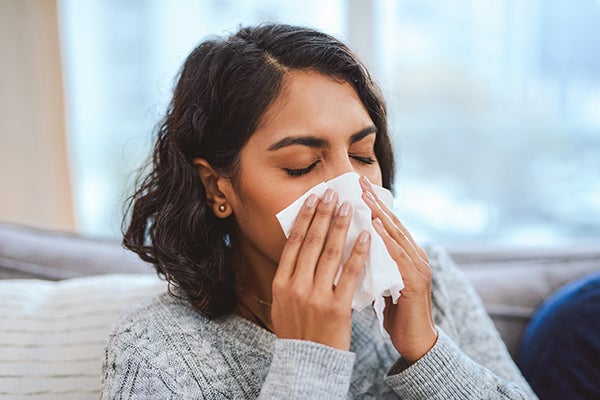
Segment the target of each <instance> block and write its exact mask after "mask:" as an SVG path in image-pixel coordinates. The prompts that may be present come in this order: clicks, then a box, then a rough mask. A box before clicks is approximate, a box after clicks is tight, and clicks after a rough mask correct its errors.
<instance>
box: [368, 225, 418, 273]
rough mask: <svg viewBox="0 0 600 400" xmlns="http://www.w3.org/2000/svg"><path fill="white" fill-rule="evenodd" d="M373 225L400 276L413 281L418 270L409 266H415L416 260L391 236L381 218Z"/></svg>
mask: <svg viewBox="0 0 600 400" xmlns="http://www.w3.org/2000/svg"><path fill="white" fill-rule="evenodd" d="M372 224H373V227H374V228H375V231H376V232H377V233H378V234H379V236H380V237H381V239H382V240H383V244H385V248H386V249H387V251H388V253H389V254H390V256H391V257H392V259H393V260H394V261H395V262H396V265H397V266H398V268H399V269H400V274H401V275H402V277H403V278H406V279H408V280H413V277H414V276H415V275H414V274H415V273H416V270H415V268H409V266H411V265H415V260H414V259H413V258H411V257H410V255H409V254H408V253H407V252H406V250H405V249H404V248H403V247H402V246H400V245H399V244H398V242H396V240H394V238H392V237H391V236H390V234H389V233H388V232H387V230H386V229H385V228H384V226H383V223H382V222H381V220H380V219H379V218H375V219H374V220H373V222H372Z"/></svg>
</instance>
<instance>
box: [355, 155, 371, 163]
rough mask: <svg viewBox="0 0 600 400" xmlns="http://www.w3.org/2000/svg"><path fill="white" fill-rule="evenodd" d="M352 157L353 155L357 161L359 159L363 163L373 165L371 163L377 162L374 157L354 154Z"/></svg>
mask: <svg viewBox="0 0 600 400" xmlns="http://www.w3.org/2000/svg"><path fill="white" fill-rule="evenodd" d="M350 157H352V158H353V159H355V160H356V161H359V162H361V163H363V164H369V165H371V164H374V163H375V159H374V158H373V157H360V156H352V155H351V156H350Z"/></svg>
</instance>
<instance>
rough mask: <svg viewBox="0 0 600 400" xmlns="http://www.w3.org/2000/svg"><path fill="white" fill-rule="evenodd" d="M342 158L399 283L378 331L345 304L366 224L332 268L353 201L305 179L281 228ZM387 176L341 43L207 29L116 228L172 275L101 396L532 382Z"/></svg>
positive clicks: (368, 99)
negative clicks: (213, 35) (419, 240)
mask: <svg viewBox="0 0 600 400" xmlns="http://www.w3.org/2000/svg"><path fill="white" fill-rule="evenodd" d="M350 171H354V172H357V173H358V174H360V175H361V176H362V178H361V186H362V191H363V194H362V196H363V199H364V201H365V203H366V204H367V205H368V206H369V208H370V209H371V211H372V215H373V226H374V229H375V231H376V233H377V234H378V235H380V236H381V238H382V239H383V241H384V243H385V245H386V248H387V251H388V252H389V253H390V255H391V257H392V258H393V260H394V261H395V263H396V265H397V268H399V270H400V273H401V275H402V277H403V280H404V284H405V288H404V289H403V290H402V296H401V297H400V299H399V301H398V303H397V304H393V303H391V302H388V303H387V305H386V308H385V311H384V315H385V317H384V326H385V330H386V331H387V333H388V334H389V337H386V338H384V337H383V335H382V334H381V332H380V330H379V325H378V323H377V321H376V319H375V316H374V313H373V311H372V310H363V311H361V312H355V313H353V312H352V308H351V302H352V295H353V292H354V289H355V287H356V284H357V280H358V277H359V276H360V274H361V271H362V268H363V265H364V260H365V257H366V254H367V253H368V251H369V244H370V239H371V238H370V237H369V234H368V232H363V233H362V234H361V235H359V237H358V239H357V240H356V243H354V245H353V246H354V247H353V250H352V252H351V254H350V256H349V258H348V259H347V261H346V262H345V263H344V266H343V269H342V272H341V276H340V278H339V282H338V283H337V285H334V284H333V281H334V278H335V275H336V271H337V268H338V266H339V265H340V263H341V261H342V259H341V254H342V249H343V248H344V244H345V240H346V232H347V229H348V226H349V223H350V221H351V218H352V209H351V207H350V206H349V205H348V204H345V203H343V202H341V203H342V204H338V196H337V194H336V193H335V192H333V191H331V190H329V191H327V192H326V193H325V194H324V195H323V196H322V197H321V198H317V197H315V196H310V197H308V198H307V200H306V202H305V203H304V206H303V208H302V210H301V211H300V214H299V216H298V218H297V220H296V222H295V225H294V228H293V229H292V233H291V234H290V235H289V239H287V240H286V238H285V236H284V234H283V232H282V230H281V228H280V226H279V223H278V221H277V219H276V217H275V215H276V214H277V213H278V212H279V211H281V210H282V209H284V208H286V207H287V206H288V205H289V204H290V203H292V202H293V201H294V200H295V199H297V198H298V197H300V196H301V195H302V194H303V193H304V192H306V191H307V190H308V189H310V188H311V187H313V186H314V185H316V184H318V183H320V182H322V181H327V180H330V179H332V178H334V177H337V176H339V175H341V174H343V173H346V172H350ZM393 176H394V160H393V155H392V149H391V145H390V139H389V134H388V131H387V125H386V110H385V105H384V102H383V99H382V97H381V94H380V92H379V91H378V89H377V87H376V86H375V84H374V83H373V81H372V80H371V78H370V77H369V74H368V73H367V71H366V69H365V68H364V66H363V65H362V64H361V63H360V62H359V61H358V60H357V58H356V56H355V55H354V54H353V53H352V52H351V51H350V50H349V49H348V47H346V46H345V45H344V44H342V43H340V42H339V41H338V40H336V39H335V38H332V37H331V36H328V35H325V34H323V33H320V32H317V31H314V30H310V29H306V28H300V27H293V26H286V25H268V26H260V27H256V28H244V29H241V30H240V31H239V32H238V33H236V34H235V35H233V36H231V37H228V38H224V39H214V40H209V41H206V42H204V43H202V44H200V45H199V46H198V47H197V48H196V49H195V50H194V51H193V52H192V53H191V54H190V55H189V57H188V58H187V60H186V62H185V64H184V66H183V69H182V70H181V74H180V77H179V80H178V83H177V86H176V88H175V92H174V95H173V99H172V102H171V104H170V107H169V110H168V112H167V115H166V117H165V120H164V122H163V124H162V126H161V128H160V130H159V134H158V138H157V142H156V147H155V149H154V155H153V160H152V168H151V170H150V171H149V173H148V174H147V175H146V176H145V178H144V179H143V180H142V181H141V182H140V184H139V187H138V189H137V191H136V192H135V194H134V195H133V196H132V198H131V206H132V208H131V212H130V221H129V225H128V227H127V230H126V232H125V238H124V245H125V246H126V247H127V248H129V249H131V250H133V251H135V252H136V253H137V254H139V255H140V257H141V258H142V259H144V260H146V261H149V262H150V263H152V264H153V265H154V266H155V267H156V269H157V271H158V272H159V274H161V275H162V276H164V277H165V278H166V279H167V280H168V281H169V283H170V287H171V290H170V293H164V294H161V295H159V296H158V297H156V298H154V299H152V300H149V301H148V302H146V303H144V304H142V305H140V306H138V307H136V308H134V309H132V310H130V311H128V312H127V313H126V314H125V315H123V317H122V318H121V319H120V320H119V321H118V322H117V323H116V325H115V327H114V330H113V332H112V334H111V336H110V340H109V343H108V346H107V350H106V360H105V365H104V368H105V378H104V386H103V398H104V399H113V398H125V399H130V398H131V399H133V398H135V399H138V398H152V399H158V398H160V399H164V398H199V399H226V398H227V399H229V398H232V399H233V398H235V399H254V398H260V399H346V398H377V399H380V398H389V399H398V398H402V399H494V398H498V399H500V398H501V399H525V398H535V395H533V393H532V392H531V390H530V388H529V387H528V385H527V383H526V382H525V381H524V379H523V378H522V376H521V374H520V373H519V371H518V369H517V368H516V367H515V365H514V364H513V362H512V361H511V359H510V357H509V355H508V353H507V351H506V348H505V347H504V345H503V343H502V341H501V339H500V337H499V335H498V333H497V332H496V331H495V329H494V326H493V324H492V322H491V321H490V319H489V318H488V317H487V315H486V313H485V311H484V309H483V307H482V305H481V302H480V301H479V300H478V298H477V297H476V294H475V292H474V290H473V289H472V288H471V287H470V286H469V285H468V284H467V282H466V281H465V279H464V278H463V276H462V275H461V274H460V273H459V272H458V271H457V269H456V268H455V267H454V266H453V264H452V262H451V260H450V259H449V258H448V257H447V256H446V255H445V254H444V253H443V252H442V251H441V250H439V249H436V248H428V249H427V250H425V249H423V248H421V247H420V246H419V245H417V244H416V243H415V241H414V240H413V239H412V238H411V235H410V234H409V233H408V232H407V230H406V229H405V228H404V227H403V226H402V224H401V223H400V221H399V220H398V218H396V217H395V216H394V214H393V213H392V212H391V211H390V210H389V209H388V208H387V207H386V206H385V204H384V203H383V202H382V201H380V200H379V199H378V198H377V196H376V194H375V192H374V191H373V189H372V185H374V184H375V185H381V186H383V187H385V188H391V185H392V182H393Z"/></svg>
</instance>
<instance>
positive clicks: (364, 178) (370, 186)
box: [360, 175, 373, 189]
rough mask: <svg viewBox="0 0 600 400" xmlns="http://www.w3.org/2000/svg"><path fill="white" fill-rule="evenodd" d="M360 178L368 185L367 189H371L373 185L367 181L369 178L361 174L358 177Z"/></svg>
mask: <svg viewBox="0 0 600 400" xmlns="http://www.w3.org/2000/svg"><path fill="white" fill-rule="evenodd" d="M360 179H362V181H363V183H364V184H365V186H366V187H368V188H369V189H373V185H371V182H369V179H367V177H366V176H364V175H363V176H361V177H360Z"/></svg>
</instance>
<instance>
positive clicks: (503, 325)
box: [448, 243, 600, 357]
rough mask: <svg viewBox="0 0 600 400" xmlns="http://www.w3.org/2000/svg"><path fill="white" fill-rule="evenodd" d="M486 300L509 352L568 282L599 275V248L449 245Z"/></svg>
mask: <svg viewBox="0 0 600 400" xmlns="http://www.w3.org/2000/svg"><path fill="white" fill-rule="evenodd" d="M448 250H449V252H450V254H451V255H452V257H453V259H454V261H455V262H456V263H457V265H458V266H459V267H460V268H461V269H462V270H463V272H464V273H465V274H466V275H467V278H468V279H469V280H470V281H471V283H472V284H473V285H474V286H475V289H476V290H477V292H478V293H479V295H480V296H481V298H482V300H483V302H484V304H485V307H486V310H487V312H488V314H489V315H490V316H491V318H492V320H493V321H494V323H495V324H496V328H497V329H498V331H499V332H500V335H501V336H502V339H503V340H504V342H505V343H506V345H507V347H508V350H509V352H510V353H511V355H512V356H513V357H514V356H515V355H516V352H517V350H518V346H519V343H520V338H521V335H522V333H523V331H524V330H525V327H526V326H527V324H528V323H529V321H530V320H531V317H532V315H533V313H534V312H535V310H536V309H537V307H538V306H539V305H540V304H541V303H542V302H543V301H544V300H545V299H546V298H547V297H548V296H549V295H551V294H552V293H553V292H554V291H555V290H557V289H558V288H559V287H561V286H563V285H564V284H566V283H567V282H570V281H572V280H575V279H577V278H579V277H581V276H584V275H588V274H590V273H592V272H595V271H598V270H600V243H596V244H594V243H592V244H589V245H578V246H568V247H567V246H561V247H555V248H546V249H539V248H538V249H534V248H514V247H513V248H511V247H501V246H487V247H486V246H481V245H477V246H474V247H468V246H461V247H458V246H449V247H448Z"/></svg>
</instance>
